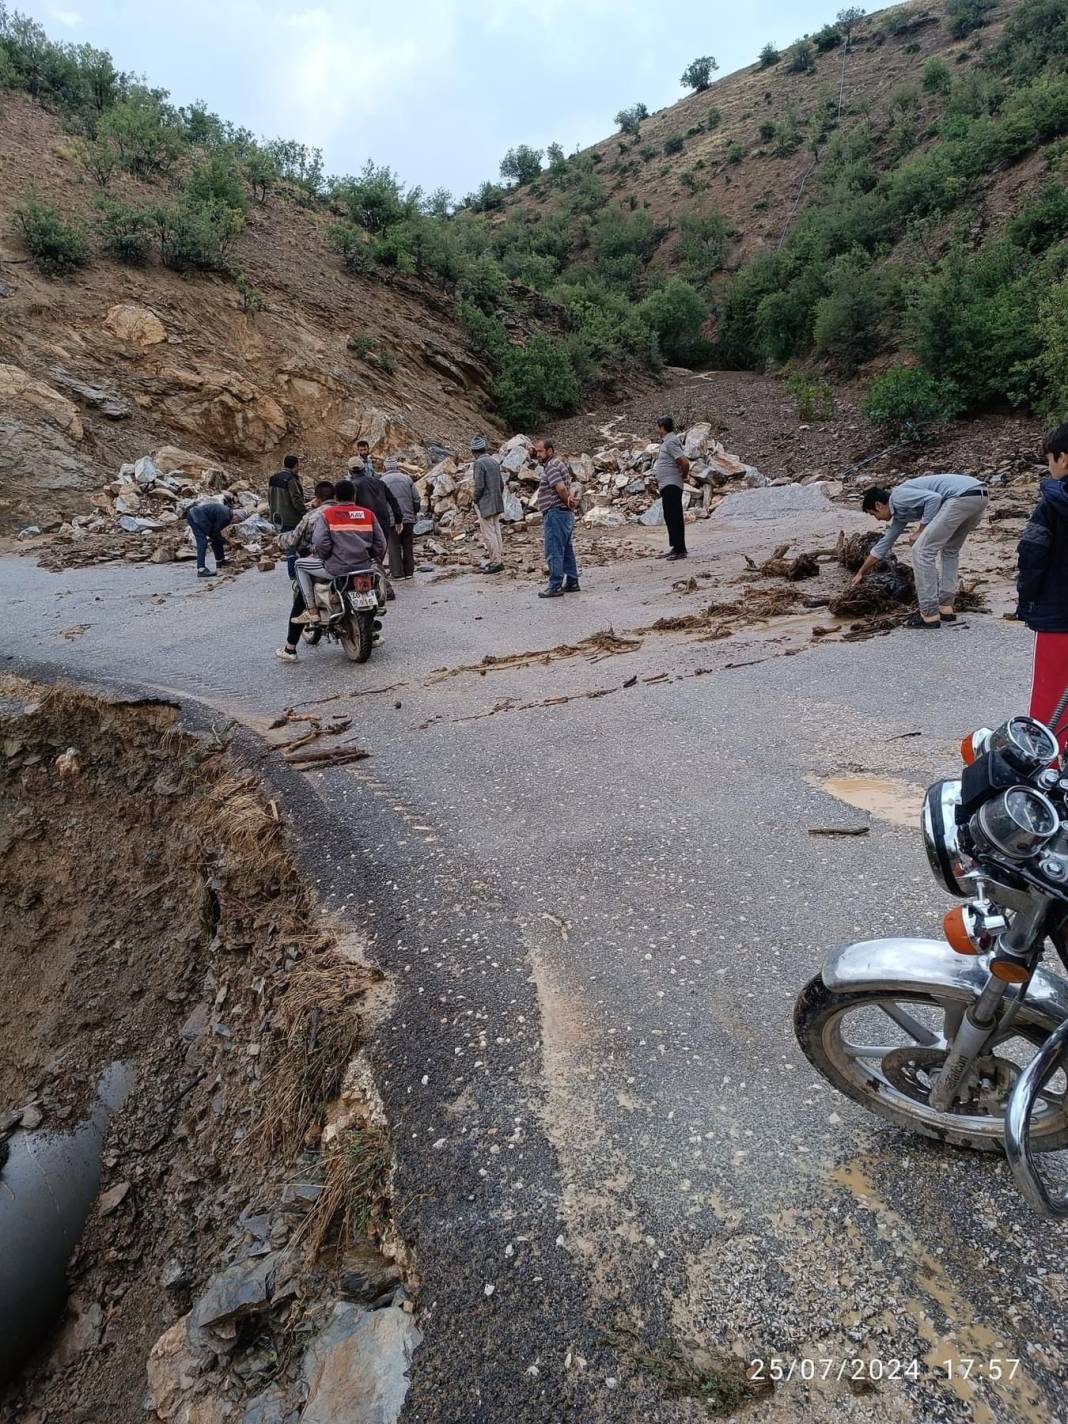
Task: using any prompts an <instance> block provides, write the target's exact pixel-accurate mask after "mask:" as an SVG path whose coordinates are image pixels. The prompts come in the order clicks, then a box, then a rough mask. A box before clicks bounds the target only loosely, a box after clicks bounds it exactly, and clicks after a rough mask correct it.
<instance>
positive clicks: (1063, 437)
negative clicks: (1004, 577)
mask: <svg viewBox="0 0 1068 1424" xmlns="http://www.w3.org/2000/svg"><path fill="white" fill-rule="evenodd" d="M1043 453H1044V454H1045V456H1046V460H1047V463H1048V465H1049V472H1050V476H1051V478H1050V479H1048V480H1043V481H1042V498H1041V499H1040V500H1039V502H1038V504H1037V506H1036V507H1035V510H1034V512H1033V514H1032V515H1031V518H1030V519H1029V520H1028V523H1027V528H1026V529H1025V530H1024V532H1023V538H1022V539H1021V540H1020V545H1019V558H1020V572H1019V576H1018V577H1017V580H1016V591H1017V593H1018V594H1019V604H1018V606H1017V609H1016V616H1017V617H1018V618H1021V619H1022V620H1023V621H1024V622H1025V623H1026V624H1027V626H1028V627H1029V628H1031V629H1032V630H1033V631H1034V634H1035V659H1034V673H1033V676H1032V682H1031V708H1030V711H1031V716H1032V717H1037V718H1038V720H1039V721H1040V722H1048V721H1049V719H1050V718H1051V717H1052V716H1053V713H1054V711H1055V709H1056V706H1057V703H1058V702H1059V701H1060V699H1061V695H1062V693H1063V692H1064V691H1065V689H1066V688H1068V421H1066V422H1064V423H1063V424H1061V425H1058V426H1057V428H1056V430H1053V431H1051V432H1050V433H1049V435H1047V436H1046V441H1045V444H1044V446H1043ZM1063 720H1065V722H1066V730H1065V732H1064V733H1062V734H1061V736H1060V742H1061V748H1062V750H1063V749H1064V748H1065V745H1066V742H1068V719H1063ZM1054 730H1056V729H1054Z"/></svg>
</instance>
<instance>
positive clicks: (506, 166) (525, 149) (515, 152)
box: [501, 143, 543, 187]
mask: <svg viewBox="0 0 1068 1424" xmlns="http://www.w3.org/2000/svg"><path fill="white" fill-rule="evenodd" d="M542 156H543V151H542V150H541V149H540V148H531V147H530V145H529V144H526V143H521V144H517V145H516V147H515V148H510V149H509V150H508V152H507V153H506V154H505V155H504V157H503V158H502V159H501V177H502V178H504V179H508V180H510V181H511V182H513V183H515V184H516V186H517V187H522V185H523V184H524V183H533V181H534V179H535V178H537V176H538V174H539V173H540V172H541V160H542Z"/></svg>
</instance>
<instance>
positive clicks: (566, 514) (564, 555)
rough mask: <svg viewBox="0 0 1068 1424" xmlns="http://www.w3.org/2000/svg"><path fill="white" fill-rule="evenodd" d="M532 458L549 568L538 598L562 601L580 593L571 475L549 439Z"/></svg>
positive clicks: (546, 560)
mask: <svg viewBox="0 0 1068 1424" xmlns="http://www.w3.org/2000/svg"><path fill="white" fill-rule="evenodd" d="M534 458H535V459H536V460H537V462H538V464H539V465H540V466H541V478H540V480H539V481H538V508H539V509H540V510H541V518H542V533H543V535H544V539H545V562H546V563H547V564H548V565H549V583H548V585H547V587H545V588H543V589H542V590H541V591H540V593H539V594H538V597H539V598H561V597H562V596H563V595H564V594H565V593H581V591H582V590H581V589H580V587H579V576H578V564H577V563H576V561H575V546H574V544H573V543H572V536H573V534H574V532H575V515H574V509H575V498H574V495H573V494H572V493H571V472H570V471H569V470H568V468H567V466H566V465H565V464H564V462H563V460H560V459H558V458H557V455H556V447H555V446H554V445H553V442H552V441H551V440H541V441H539V442H538V444H537V445H536V446H535V449H534Z"/></svg>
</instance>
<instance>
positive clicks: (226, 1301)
mask: <svg viewBox="0 0 1068 1424" xmlns="http://www.w3.org/2000/svg"><path fill="white" fill-rule="evenodd" d="M278 1265H279V1258H278V1256H277V1254H276V1253H274V1252H272V1253H271V1254H270V1255H267V1256H262V1257H260V1258H258V1259H250V1260H245V1261H235V1262H234V1263H233V1265H230V1266H227V1267H226V1269H225V1270H223V1271H220V1272H219V1273H218V1275H215V1276H212V1278H211V1280H210V1281H209V1282H208V1287H207V1289H206V1290H205V1292H204V1294H203V1295H202V1296H201V1298H200V1300H199V1301H197V1303H196V1305H195V1306H194V1307H193V1320H194V1323H195V1324H196V1325H197V1326H198V1327H200V1328H204V1327H207V1326H215V1327H218V1326H220V1325H227V1324H229V1323H230V1322H232V1321H234V1320H238V1319H242V1318H243V1317H245V1316H248V1315H258V1314H261V1313H262V1312H263V1311H265V1310H267V1309H269V1307H270V1304H271V1288H272V1286H273V1285H274V1278H275V1273H276V1271H277V1269H278Z"/></svg>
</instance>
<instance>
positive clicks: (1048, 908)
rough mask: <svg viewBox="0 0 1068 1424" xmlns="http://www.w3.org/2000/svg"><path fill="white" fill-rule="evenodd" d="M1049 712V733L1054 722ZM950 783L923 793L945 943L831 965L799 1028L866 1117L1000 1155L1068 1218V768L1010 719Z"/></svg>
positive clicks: (803, 1041)
mask: <svg viewBox="0 0 1068 1424" xmlns="http://www.w3.org/2000/svg"><path fill="white" fill-rule="evenodd" d="M1056 720H1057V719H1056V717H1054V722H1055V723H1056ZM961 754H962V758H963V761H964V769H963V772H962V774H961V776H960V779H959V780H948V781H940V782H937V783H936V784H935V785H934V786H932V787H931V788H930V790H929V791H928V792H927V795H926V798H925V800H924V804H923V812H922V816H921V826H922V831H923V838H924V844H925V846H926V850H927V856H928V859H929V861H930V864H931V869H932V871H933V873H934V876H935V879H936V880H937V881H938V882H939V883H940V884H941V885H942V886H944V887H945V889H946V890H947V891H948V892H949V894H951V895H953V896H956V897H957V898H958V899H960V900H962V901H963V902H964V903H963V904H960V905H957V906H954V907H953V908H952V909H951V910H950V911H949V912H948V913H947V915H946V917H945V920H944V922H943V923H944V930H945V936H946V938H945V940H944V941H943V940H931V939H877V940H870V941H867V942H864V943H860V944H853V945H849V946H848V947H847V948H845V949H840V950H839V951H838V952H837V953H835V954H833V955H832V956H831V957H830V959H829V960H828V961H827V963H826V964H825V965H824V967H823V969H822V971H821V973H820V974H819V975H817V977H816V978H815V979H813V980H812V981H811V982H810V983H809V984H807V985H806V986H805V988H804V990H803V991H802V993H801V995H800V997H799V998H798V1000H797V1004H796V1006H795V1009H794V1028H795V1031H796V1033H797V1038H798V1042H799V1043H800V1045H801V1047H802V1049H803V1050H804V1053H805V1056H806V1057H807V1058H808V1060H809V1062H810V1063H811V1064H812V1065H813V1067H814V1068H816V1069H817V1071H818V1072H819V1073H821V1074H822V1075H823V1077H824V1078H826V1079H827V1080H828V1082H830V1083H832V1084H833V1085H834V1086H835V1087H836V1088H837V1089H838V1090H839V1091H840V1092H842V1093H845V1094H846V1095H847V1096H848V1097H850V1098H853V1099H854V1101H856V1102H858V1103H860V1104H861V1105H862V1106H863V1107H865V1108H867V1109H868V1110H869V1111H870V1112H873V1113H877V1114H878V1115H879V1116H880V1117H884V1118H886V1119H887V1120H888V1121H890V1122H893V1123H896V1124H897V1125H898V1126H899V1127H906V1128H909V1129H911V1130H912V1131H914V1132H919V1133H922V1134H923V1135H924V1136H925V1137H933V1138H936V1139H937V1140H939V1141H941V1142H947V1143H951V1144H952V1145H954V1146H958V1147H971V1148H978V1149H980V1150H982V1151H994V1150H997V1149H998V1148H1001V1147H1004V1150H1005V1152H1006V1154H1007V1156H1008V1159H1009V1162H1010V1164H1011V1167H1012V1171H1013V1174H1014V1176H1015V1179H1016V1182H1017V1185H1018V1186H1019V1188H1020V1191H1021V1192H1022V1193H1023V1195H1024V1196H1025V1197H1026V1198H1027V1200H1028V1201H1029V1202H1030V1203H1031V1205H1032V1206H1033V1207H1035V1208H1036V1210H1038V1211H1039V1212H1041V1213H1042V1214H1043V1215H1044V1216H1047V1217H1055V1218H1061V1219H1064V1218H1068V1189H1066V1188H1065V1185H1064V1184H1065V1182H1068V1174H1065V1176H1063V1177H1062V1180H1061V1182H1060V1183H1059V1184H1056V1185H1055V1184H1053V1183H1051V1181H1050V1170H1049V1163H1050V1162H1051V1161H1053V1160H1054V1159H1048V1160H1047V1164H1046V1166H1040V1163H1039V1160H1038V1158H1039V1154H1042V1153H1049V1152H1055V1151H1057V1150H1059V1149H1063V1148H1065V1147H1068V1114H1066V1107H1068V982H1066V981H1065V980H1064V979H1063V978H1062V977H1061V976H1060V975H1058V974H1055V973H1051V972H1050V971H1049V970H1047V969H1045V968H1043V967H1042V965H1041V960H1042V957H1043V954H1044V953H1045V952H1046V948H1047V945H1052V947H1053V949H1054V951H1055V952H1056V954H1057V955H1058V956H1059V957H1060V960H1061V963H1062V964H1063V965H1064V966H1065V968H1066V969H1068V771H1061V770H1059V769H1058V765H1057V762H1058V747H1057V739H1056V737H1055V736H1054V734H1053V732H1051V731H1050V729H1049V728H1048V727H1046V726H1044V725H1043V724H1042V723H1041V722H1036V721H1034V720H1033V719H1032V718H1030V717H1014V718H1012V719H1011V720H1010V721H1008V722H1006V723H1005V724H1004V726H1001V727H999V728H998V729H997V730H996V731H990V730H989V729H987V728H983V729H981V730H980V731H978V732H975V733H973V734H972V735H971V736H969V737H966V738H965V739H964V741H963V743H962V744H961Z"/></svg>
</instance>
